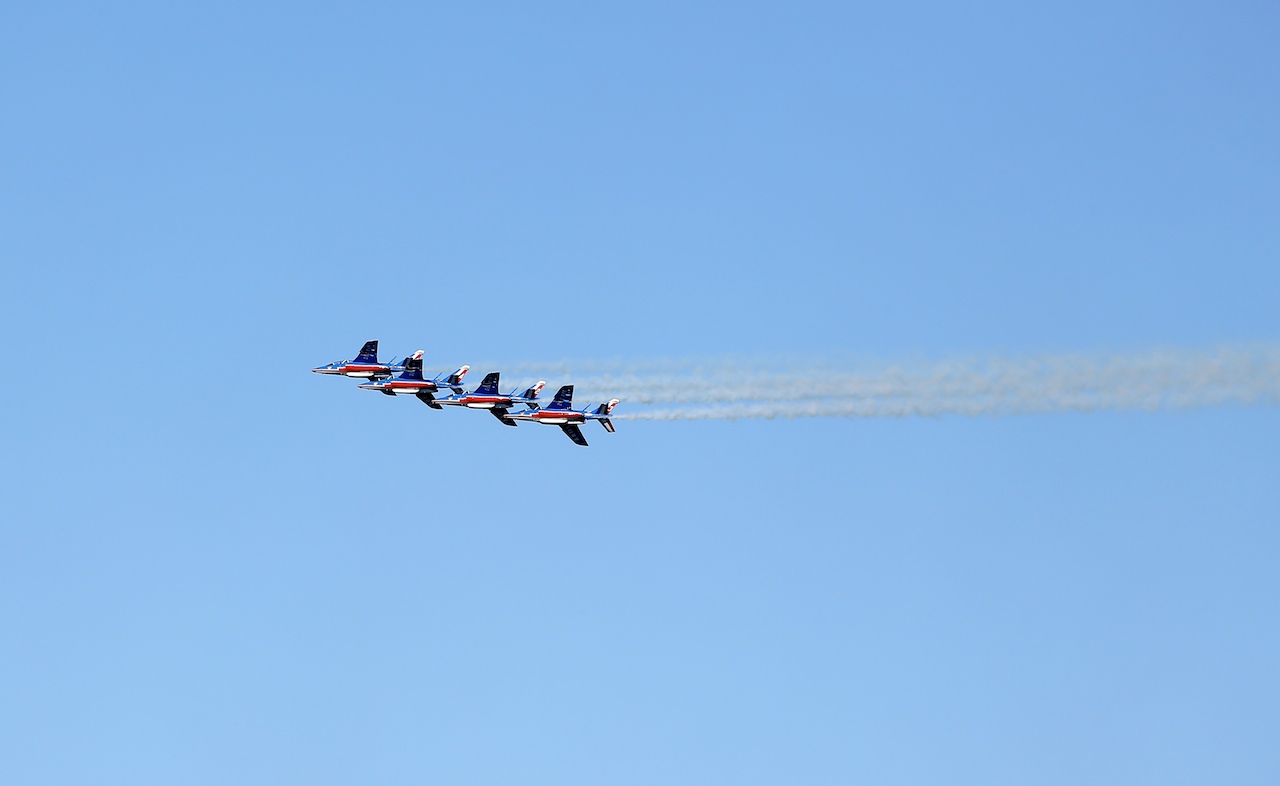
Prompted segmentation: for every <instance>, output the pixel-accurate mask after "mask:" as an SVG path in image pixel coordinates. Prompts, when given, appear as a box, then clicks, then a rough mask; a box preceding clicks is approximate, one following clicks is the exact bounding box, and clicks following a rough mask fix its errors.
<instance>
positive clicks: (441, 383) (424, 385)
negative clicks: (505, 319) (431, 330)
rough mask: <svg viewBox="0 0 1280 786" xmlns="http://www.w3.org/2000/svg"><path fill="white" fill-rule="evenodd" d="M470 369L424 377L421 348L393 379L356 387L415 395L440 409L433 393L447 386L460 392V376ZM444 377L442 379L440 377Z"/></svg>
mask: <svg viewBox="0 0 1280 786" xmlns="http://www.w3.org/2000/svg"><path fill="white" fill-rule="evenodd" d="M470 370H471V366H462V367H460V368H459V369H458V370H457V371H455V372H453V373H452V374H450V375H449V376H447V377H445V375H444V374H439V375H437V376H436V377H435V378H433V379H426V378H424V377H423V376H422V350H421V349H420V350H418V351H417V352H414V353H413V355H411V356H410V357H408V358H405V361H404V371H403V372H401V373H400V376H398V377H396V378H395V379H384V380H382V381H376V380H375V381H373V382H366V383H364V384H363V385H358V386H357V387H359V388H361V389H363V390H377V391H379V392H381V393H385V394H386V395H388V396H394V395H396V394H401V395H412V396H417V397H418V400H419V401H421V402H422V403H423V404H426V405H427V406H428V407H431V408H432V409H440V408H441V407H440V405H439V404H438V403H436V397H435V393H436V391H438V390H440V389H441V388H448V389H449V390H452V391H453V392H454V393H455V394H461V393H462V378H463V377H465V376H466V375H467V372H468V371H470ZM441 377H444V379H441Z"/></svg>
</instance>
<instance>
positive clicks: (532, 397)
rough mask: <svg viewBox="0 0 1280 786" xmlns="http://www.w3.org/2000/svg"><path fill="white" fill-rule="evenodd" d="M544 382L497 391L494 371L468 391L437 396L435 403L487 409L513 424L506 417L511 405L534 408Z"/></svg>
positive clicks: (504, 422)
mask: <svg viewBox="0 0 1280 786" xmlns="http://www.w3.org/2000/svg"><path fill="white" fill-rule="evenodd" d="M546 384H547V383H546V381H545V380H541V379H540V380H538V382H537V384H535V385H533V386H531V387H529V388H527V389H525V391H524V392H523V393H520V392H519V391H520V388H515V389H513V390H512V391H511V392H510V393H506V394H503V393H499V392H498V372H497V371H494V372H492V373H490V374H485V376H484V379H483V380H481V381H480V387H478V388H476V389H475V390H473V391H471V392H470V393H456V394H454V395H452V396H449V397H448V398H438V399H436V403H437V404H444V405H445V406H450V407H468V408H470V409H487V410H489V412H490V413H491V414H492V415H493V416H494V417H495V418H497V419H498V421H499V422H500V423H502V424H504V425H507V426H514V425H515V424H516V422H515V421H514V420H512V419H511V418H509V417H507V413H508V412H509V411H510V410H511V407H513V406H515V405H516V404H523V405H525V406H526V407H528V408H529V409H530V410H536V409H537V408H538V394H539V393H541V392H542V388H543V387H544V386H545V385H546Z"/></svg>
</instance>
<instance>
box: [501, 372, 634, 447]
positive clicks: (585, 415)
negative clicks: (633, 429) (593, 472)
mask: <svg viewBox="0 0 1280 786" xmlns="http://www.w3.org/2000/svg"><path fill="white" fill-rule="evenodd" d="M616 406H618V399H616V398H615V399H613V400H611V401H610V402H609V403H608V404H601V405H600V406H598V407H596V408H595V409H594V410H591V411H588V409H589V408H588V409H574V408H573V385H565V386H564V387H562V388H560V389H559V390H557V391H556V396H555V398H554V399H552V400H551V403H550V404H548V405H547V406H546V408H545V409H533V408H530V409H526V410H524V411H523V412H512V413H510V414H508V415H507V418H508V419H510V420H513V421H516V420H528V421H531V422H533V423H545V424H547V425H549V426H559V427H560V430H561V431H563V432H564V433H565V434H566V435H568V437H569V439H571V440H573V441H574V442H576V443H577V444H579V445H581V446H583V447H584V448H585V447H586V446H587V438H586V437H584V436H582V430H581V429H580V428H578V425H579V424H582V423H586V422H587V421H589V420H598V421H600V425H602V426H604V430H605V431H608V432H610V433H612V432H613V421H611V420H609V415H610V414H612V413H613V408H614V407H616Z"/></svg>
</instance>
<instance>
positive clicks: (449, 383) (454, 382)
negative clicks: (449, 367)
mask: <svg viewBox="0 0 1280 786" xmlns="http://www.w3.org/2000/svg"><path fill="white" fill-rule="evenodd" d="M470 370H471V366H459V367H458V370H457V371H455V372H453V373H452V374H450V375H449V378H448V379H446V380H445V381H444V384H445V387H448V388H451V389H452V390H453V392H454V393H461V392H462V378H463V377H465V376H466V375H467V372H468V371H470Z"/></svg>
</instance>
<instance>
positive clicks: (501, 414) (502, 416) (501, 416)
mask: <svg viewBox="0 0 1280 786" xmlns="http://www.w3.org/2000/svg"><path fill="white" fill-rule="evenodd" d="M489 414H491V415H493V416H494V417H495V418H497V419H498V422H499V423H501V424H502V425H504V426H514V425H515V424H516V422H515V421H514V420H512V419H511V418H509V417H507V410H506V408H505V407H494V408H493V409H491V410H489Z"/></svg>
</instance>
